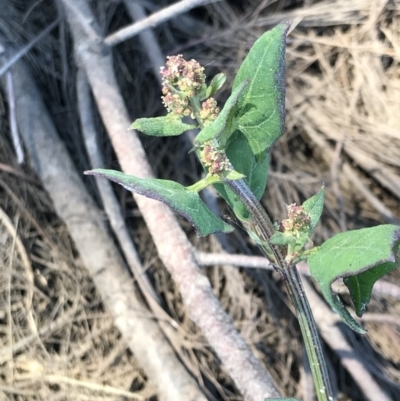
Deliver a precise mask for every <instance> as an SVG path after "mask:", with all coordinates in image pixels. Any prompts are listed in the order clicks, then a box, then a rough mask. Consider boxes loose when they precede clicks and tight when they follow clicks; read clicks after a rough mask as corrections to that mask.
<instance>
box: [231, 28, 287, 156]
mask: <svg viewBox="0 0 400 401" xmlns="http://www.w3.org/2000/svg"><path fill="white" fill-rule="evenodd" d="M288 29H289V23H282V24H279V25H277V26H276V27H275V28H273V29H271V30H270V31H268V32H266V33H265V34H264V35H263V36H261V37H260V38H259V39H258V40H257V41H256V42H255V43H254V45H253V47H252V48H251V50H250V52H249V54H248V55H247V57H246V59H245V60H244V61H243V63H242V65H241V67H240V69H239V71H238V73H237V74H236V77H235V80H234V83H233V90H235V89H236V88H237V87H239V85H241V83H242V82H244V81H246V80H247V79H251V82H250V85H249V86H248V88H246V90H245V91H244V93H243V95H242V96H241V97H240V99H239V104H238V107H239V112H240V116H239V119H238V126H239V129H240V130H241V131H242V132H243V133H244V135H245V136H246V137H247V139H248V141H249V143H250V146H251V148H252V150H253V153H254V154H255V155H259V154H260V153H263V152H264V151H265V150H266V149H268V148H270V147H271V146H272V145H273V144H274V143H275V141H276V140H277V139H278V138H279V137H280V136H281V135H282V133H283V130H284V124H285V48H286V33H287V31H288Z"/></svg>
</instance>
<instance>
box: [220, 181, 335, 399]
mask: <svg viewBox="0 0 400 401" xmlns="http://www.w3.org/2000/svg"><path fill="white" fill-rule="evenodd" d="M225 183H226V184H227V185H229V187H230V188H231V189H232V190H233V191H234V192H235V193H236V194H237V195H238V196H239V197H240V199H241V200H242V202H243V203H244V204H245V205H246V207H247V209H248V211H249V212H250V214H251V215H252V218H253V221H252V222H251V223H250V225H251V226H252V227H254V228H255V231H256V233H257V234H258V235H259V237H260V241H258V244H259V246H260V248H261V249H262V251H263V252H264V253H265V254H266V255H271V252H272V255H273V257H274V259H275V260H274V261H273V262H274V267H275V269H276V270H277V271H278V272H279V274H280V275H281V277H282V279H283V280H284V282H285V283H286V286H287V288H288V292H289V295H290V297H291V299H292V302H293V305H294V307H295V310H296V315H297V319H298V321H299V324H300V329H301V333H302V335H303V338H304V342H305V346H306V351H307V355H308V358H309V360H310V366H311V372H312V375H313V379H314V385H315V388H316V392H317V398H318V401H334V400H335V398H334V396H333V392H332V387H331V384H330V380H329V376H328V370H327V367H326V363H325V358H324V354H323V351H322V346H321V342H320V339H319V335H318V331H317V326H316V324H315V320H314V317H313V314H312V311H311V308H310V304H309V303H308V300H307V297H306V295H305V292H304V289H303V285H302V283H301V279H300V275H299V273H298V271H297V269H296V266H294V265H291V266H289V265H288V264H287V263H286V261H285V257H284V254H283V252H282V249H281V248H280V247H278V246H276V245H274V244H272V243H271V242H270V240H271V237H272V235H273V234H274V232H275V228H274V225H273V224H272V222H271V220H270V218H269V217H268V215H267V213H266V211H265V210H264V208H263V207H262V205H261V204H260V202H259V201H258V199H257V198H256V197H255V195H254V194H253V192H252V191H251V190H250V188H249V187H248V185H247V183H246V182H245V181H244V180H243V179H240V180H235V181H232V180H225ZM252 234H254V232H253V233H252Z"/></svg>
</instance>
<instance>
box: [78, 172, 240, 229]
mask: <svg viewBox="0 0 400 401" xmlns="http://www.w3.org/2000/svg"><path fill="white" fill-rule="evenodd" d="M85 174H87V175H95V176H99V177H104V178H108V179H109V180H111V181H114V182H116V183H117V184H120V185H122V186H123V187H124V188H126V189H128V190H129V191H133V192H135V193H137V194H140V195H144V196H147V197H148V198H151V199H156V200H158V201H160V202H162V203H165V204H166V205H168V206H169V207H170V208H171V209H173V210H175V211H176V212H177V213H179V214H180V215H182V216H183V217H185V218H186V219H187V220H189V221H190V222H191V223H192V224H193V225H194V227H195V229H196V231H197V234H198V235H200V236H204V235H208V234H212V233H215V232H218V231H221V232H225V233H229V232H232V231H233V229H234V228H233V227H232V226H230V225H229V224H226V223H225V222H224V221H223V220H221V219H220V218H219V217H217V216H216V215H215V214H214V213H213V212H212V211H211V210H210V209H209V208H208V207H207V206H206V205H205V204H204V203H203V201H202V200H201V199H200V196H199V195H198V194H197V193H196V192H192V191H190V190H188V189H186V188H185V187H184V186H182V185H180V184H178V183H177V182H174V181H168V180H159V179H155V178H147V179H143V178H137V177H134V176H132V175H127V174H124V173H121V172H119V171H114V170H104V169H95V170H90V171H85Z"/></svg>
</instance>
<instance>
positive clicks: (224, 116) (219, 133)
mask: <svg viewBox="0 0 400 401" xmlns="http://www.w3.org/2000/svg"><path fill="white" fill-rule="evenodd" d="M248 84H249V80H246V81H243V82H241V84H240V85H238V87H237V88H236V89H235V90H234V91H232V94H231V95H230V96H229V98H228V100H227V101H226V103H225V106H224V108H223V109H222V110H221V112H220V113H219V115H218V117H217V118H216V119H215V120H214V121H213V122H212V123H210V124H208V125H206V127H205V128H203V129H202V130H201V131H200V132H199V134H198V135H197V136H196V138H195V140H194V144H195V145H196V146H200V145H201V144H203V143H204V142H207V141H210V140H211V139H217V140H218V141H219V144H220V147H221V148H225V146H226V142H227V140H228V137H229V134H230V130H225V128H226V126H227V125H228V123H229V119H230V117H231V113H232V110H233V108H234V107H235V106H236V104H237V102H238V100H239V96H240V94H241V93H242V92H243V90H244V88H245V87H246V86H247V85H248ZM223 134H225V135H223Z"/></svg>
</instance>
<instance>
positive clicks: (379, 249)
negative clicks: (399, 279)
mask: <svg viewBox="0 0 400 401" xmlns="http://www.w3.org/2000/svg"><path fill="white" fill-rule="evenodd" d="M399 245H400V227H399V226H395V225H391V224H385V225H381V226H377V227H373V228H364V229H361V230H354V231H348V232H345V233H340V234H337V235H335V236H334V237H332V238H330V239H328V240H327V241H325V242H324V243H323V244H322V245H321V246H320V247H319V248H318V250H317V252H316V253H314V254H313V255H311V256H310V257H309V258H308V264H309V266H310V272H311V274H312V276H313V277H314V278H315V279H316V280H317V281H318V284H319V285H320V287H321V290H322V293H323V294H324V297H325V299H326V300H327V302H328V303H329V304H330V305H331V307H332V308H333V309H334V310H336V311H337V312H338V313H339V315H340V316H341V318H342V319H343V320H344V321H345V323H347V324H348V325H349V326H350V327H351V328H352V329H353V330H355V331H357V332H360V333H364V332H365V331H364V329H363V328H362V327H361V326H360V325H359V324H358V323H357V322H356V321H355V320H354V319H353V318H352V317H351V315H350V314H349V312H348V311H347V309H346V308H345V307H344V305H343V303H342V302H341V301H340V299H339V298H338V297H337V296H336V295H334V294H333V293H332V291H331V284H332V283H333V282H334V281H335V280H337V279H339V278H345V277H347V279H346V284H347V285H348V286H349V289H350V295H351V296H352V299H353V302H354V304H355V306H356V309H357V313H358V314H360V315H361V314H362V312H363V311H364V309H365V306H366V304H367V303H368V301H369V299H370V295H371V289H372V286H373V285H374V283H375V282H376V280H377V279H378V278H380V277H381V276H382V275H383V274H386V273H388V272H389V271H391V270H393V269H395V268H396V267H397V266H398V264H399V261H398V256H397V251H398V247H399Z"/></svg>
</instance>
